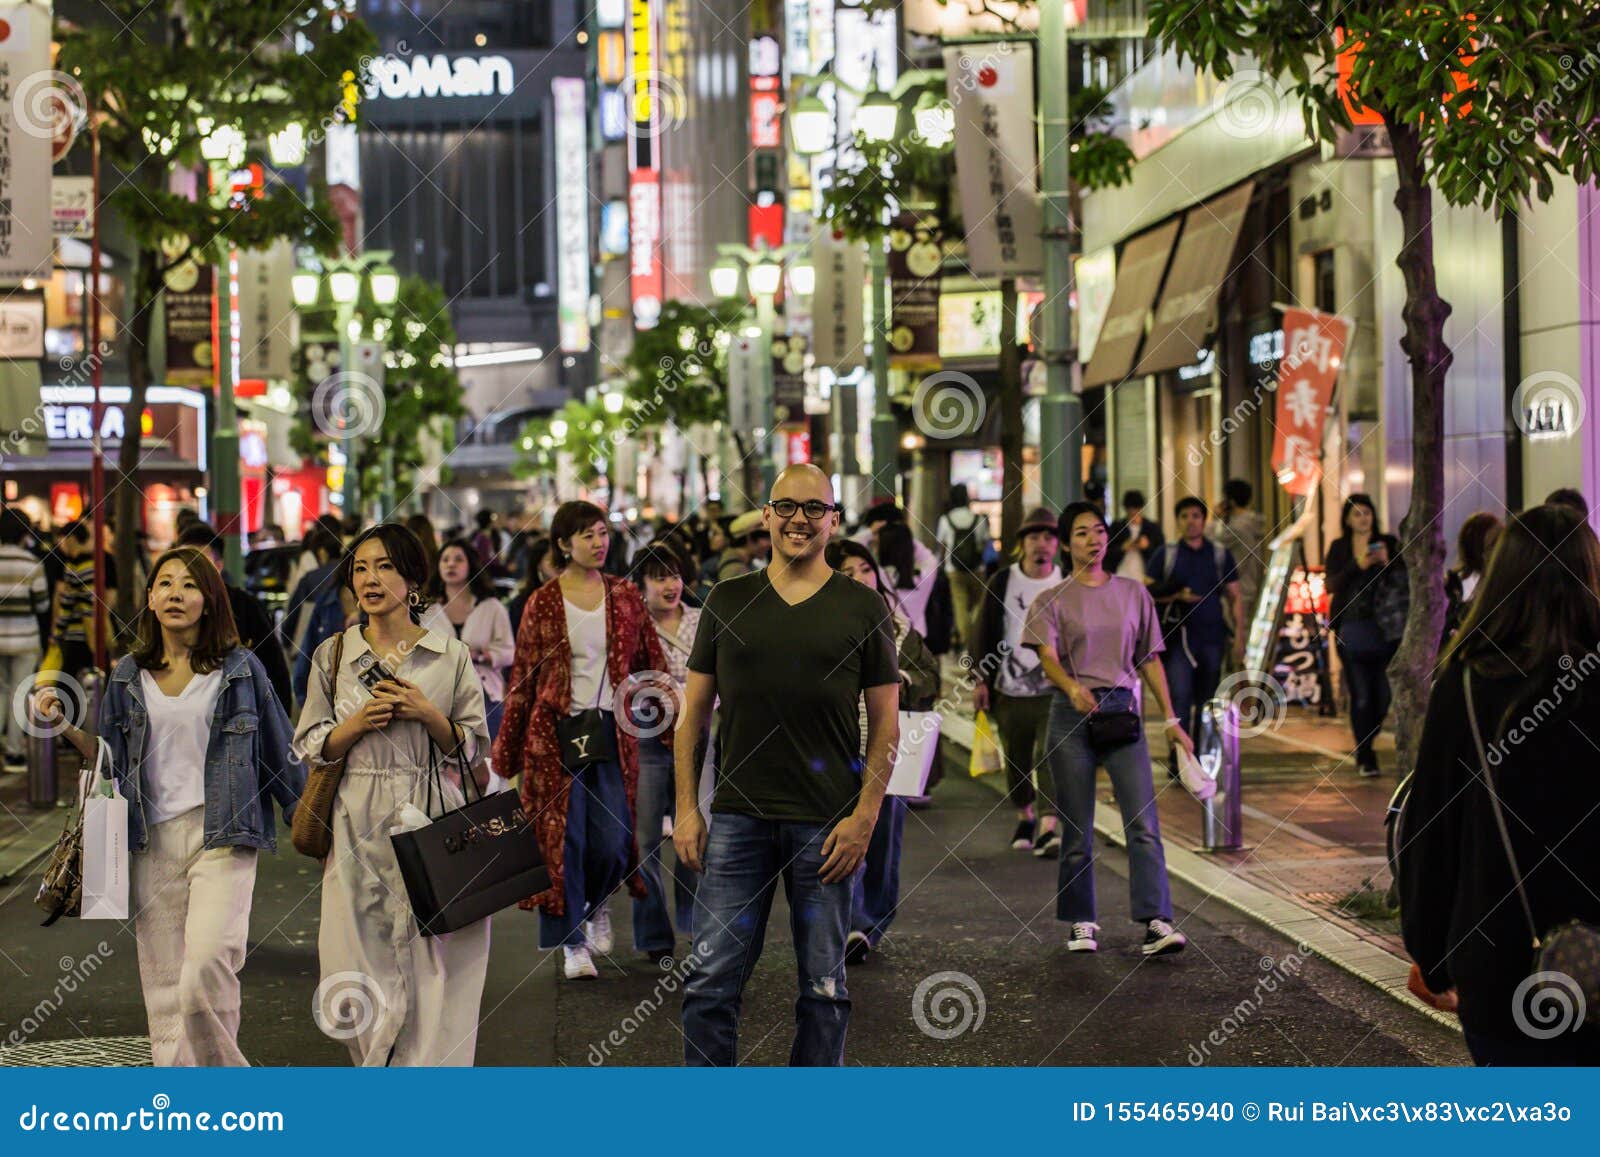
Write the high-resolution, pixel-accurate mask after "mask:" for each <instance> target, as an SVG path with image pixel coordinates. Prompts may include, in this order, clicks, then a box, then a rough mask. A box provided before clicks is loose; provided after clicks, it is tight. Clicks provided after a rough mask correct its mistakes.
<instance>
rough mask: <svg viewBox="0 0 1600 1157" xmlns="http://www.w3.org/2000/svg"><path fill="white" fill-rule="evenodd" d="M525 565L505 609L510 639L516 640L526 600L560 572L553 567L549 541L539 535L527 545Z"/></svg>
mask: <svg viewBox="0 0 1600 1157" xmlns="http://www.w3.org/2000/svg"><path fill="white" fill-rule="evenodd" d="M525 554H526V558H527V563H526V570H525V572H524V574H523V576H522V585H521V586H520V587H518V588H517V593H516V595H515V596H513V598H512V599H511V605H510V606H509V607H507V608H506V611H507V613H508V614H509V615H510V616H511V637H512V638H513V639H515V638H516V636H517V632H518V631H520V630H521V629H522V612H523V611H524V610H525V609H526V608H527V606H528V600H529V599H530V598H532V597H533V592H534V591H536V590H538V589H539V588H540V587H542V586H544V584H545V583H547V582H552V581H554V580H555V577H556V575H557V574H559V573H560V571H559V570H558V569H557V567H556V565H555V556H554V555H553V554H552V553H551V551H550V539H549V537H548V536H545V535H541V536H540V537H538V538H537V539H535V540H534V541H533V542H532V543H530V544H529V545H528V549H527V551H526V552H525Z"/></svg>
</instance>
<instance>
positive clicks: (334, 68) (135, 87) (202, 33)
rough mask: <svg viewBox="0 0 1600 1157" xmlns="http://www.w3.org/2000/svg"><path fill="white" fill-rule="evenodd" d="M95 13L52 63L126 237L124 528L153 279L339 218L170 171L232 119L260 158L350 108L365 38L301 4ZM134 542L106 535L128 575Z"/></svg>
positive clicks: (332, 235)
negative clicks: (184, 184) (74, 86)
mask: <svg viewBox="0 0 1600 1157" xmlns="http://www.w3.org/2000/svg"><path fill="white" fill-rule="evenodd" d="M95 20H96V22H95V23H94V24H92V25H71V24H68V23H67V22H66V21H64V20H63V21H58V22H57V25H56V30H55V35H56V39H57V41H58V42H59V43H60V46H61V49H60V55H59V57H58V63H57V67H58V68H59V69H61V70H62V71H63V72H65V73H68V74H70V75H71V76H72V77H73V78H74V79H75V80H77V82H78V83H79V84H81V85H82V87H83V94H84V98H85V100H86V102H87V104H88V112H89V114H90V115H91V116H92V117H94V118H95V121H96V123H97V125H98V127H99V137H100V148H101V159H102V165H103V167H104V169H105V173H106V180H105V182H104V187H105V189H106V193H105V195H104V203H103V205H102V206H101V212H109V213H111V214H115V215H116V217H117V218H119V219H120V221H121V222H122V223H123V225H124V226H125V227H126V229H127V230H128V232H129V234H130V235H131V237H132V238H133V243H134V245H135V246H136V252H135V253H133V254H131V255H130V257H131V260H130V261H129V265H130V266H131V269H132V275H131V284H130V286H129V292H128V312H127V314H126V315H125V316H124V317H122V318H120V319H119V321H120V323H121V325H122V328H123V334H122V335H119V336H123V337H125V339H126V341H127V342H128V353H129V362H130V369H129V378H130V385H131V387H132V397H131V398H130V400H129V402H128V405H127V414H128V420H127V422H126V423H125V425H126V428H127V430H128V437H126V438H124V439H123V442H122V448H121V453H120V455H119V459H118V463H117V470H116V473H115V474H114V476H113V479H112V493H111V499H112V501H113V502H114V503H115V506H114V511H115V522H116V524H117V525H121V526H136V525H138V523H139V517H138V502H139V491H138V489H137V487H136V486H135V485H134V484H133V476H134V475H135V473H136V472H137V469H138V464H139V457H140V439H139V434H138V431H139V420H138V416H139V414H140V413H141V412H142V411H143V409H144V404H145V391H146V389H147V388H148V386H149V385H150V381H151V375H152V369H153V368H152V367H151V365H150V352H151V343H150V337H151V326H152V322H153V319H154V317H155V311H156V306H157V304H158V302H159V300H160V298H161V296H162V293H163V280H162V279H163V276H164V275H165V274H166V273H167V272H168V271H170V270H171V269H172V268H174V267H175V266H177V265H180V264H182V263H183V262H184V261H186V260H195V261H200V262H212V263H216V262H219V261H221V260H223V259H224V258H225V255H226V253H227V251H228V250H229V249H233V248H238V249H260V248H265V247H267V246H269V245H270V244H272V243H273V242H274V241H276V240H278V239H280V238H289V239H291V240H293V241H295V242H297V243H301V244H305V245H309V246H313V247H315V248H317V249H321V250H325V251H328V250H331V249H332V248H333V247H334V246H335V244H336V243H337V241H338V225H337V220H336V218H335V217H334V215H333V213H332V212H331V210H330V209H329V208H328V206H327V203H326V201H325V199H324V198H322V197H321V196H313V197H312V198H311V199H310V200H304V199H302V198H301V197H300V195H299V194H297V193H296V192H295V191H294V190H293V189H292V188H290V187H288V186H285V185H281V184H269V186H268V187H267V188H266V189H265V190H263V194H262V196H260V197H258V198H248V199H244V200H241V201H237V202H233V201H230V198H229V196H228V182H227V181H226V179H225V178H226V174H224V175H223V176H224V179H223V180H222V181H221V183H220V187H218V188H217V190H216V191H212V192H202V194H201V196H200V197H199V198H197V199H196V200H189V199H188V198H186V197H184V196H182V195H180V194H178V193H175V192H173V191H172V176H173V174H174V173H176V172H178V171H184V170H187V171H194V170H197V169H201V168H202V166H203V165H204V164H205V162H204V160H203V159H202V157H201V155H200V147H201V142H202V141H203V140H205V139H206V138H207V137H208V136H210V135H212V134H214V133H215V132H216V131H217V129H218V127H219V126H233V127H234V128H235V129H237V131H238V133H239V134H240V136H241V137H242V138H243V141H244V142H245V150H244V158H243V159H244V160H245V161H247V162H248V161H255V160H259V161H263V162H265V161H266V159H267V158H266V157H265V152H266V145H267V138H268V136H269V135H270V134H272V133H275V132H278V131H280V130H282V129H283V128H285V127H286V126H288V125H290V124H299V125H302V126H304V127H305V128H306V130H307V133H308V135H313V134H317V133H319V132H320V127H321V126H323V125H324V124H329V123H333V122H334V121H336V120H338V119H339V118H340V117H341V116H343V115H344V113H343V112H342V111H341V109H343V108H345V107H348V106H350V105H353V102H354V99H355V81H356V78H357V75H358V73H359V71H360V68H361V61H362V59H363V58H364V57H367V56H370V54H371V53H372V52H373V51H374V50H375V48H376V42H375V41H374V39H373V37H372V35H371V33H370V32H369V31H368V30H367V28H366V26H365V25H363V24H362V23H361V22H360V21H359V20H357V19H355V18H354V17H353V16H352V15H350V14H348V13H346V12H340V11H331V10H330V9H329V8H328V7H325V6H322V5H312V4H307V3H305V0H249V3H238V2H236V0H185V2H184V3H183V4H182V5H152V4H149V3H147V2H146V0H99V3H98V4H97V5H96V13H95ZM297 42H298V49H297ZM201 188H202V190H205V189H206V188H207V182H206V180H205V175H204V173H202V181H201ZM157 372H159V371H157ZM136 549H137V539H136V538H135V536H134V535H132V534H124V535H120V536H118V541H117V554H118V564H119V569H120V571H121V573H122V574H125V575H126V574H132V573H134V566H133V560H134V552H135V550H136ZM134 599H135V592H134V591H133V589H132V584H131V583H123V584H122V588H121V589H120V590H119V591H118V600H117V602H118V606H117V612H118V616H119V617H120V618H122V619H124V620H126V619H128V618H129V617H130V616H131V613H132V610H133V606H134Z"/></svg>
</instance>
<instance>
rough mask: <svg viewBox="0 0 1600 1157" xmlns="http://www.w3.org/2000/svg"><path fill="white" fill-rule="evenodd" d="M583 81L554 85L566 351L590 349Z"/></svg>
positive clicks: (559, 285) (558, 80)
mask: <svg viewBox="0 0 1600 1157" xmlns="http://www.w3.org/2000/svg"><path fill="white" fill-rule="evenodd" d="M584 90H585V84H584V82H583V79H582V78H581V77H576V76H558V77H555V78H554V79H552V80H551V81H550V94H551V96H552V97H553V98H554V101H555V118H556V131H555V143H556V246H557V248H556V311H557V315H558V317H559V320H560V329H561V349H562V351H563V352H564V353H582V352H583V351H585V350H587V349H588V348H589V149H588V142H587V140H586V136H587V124H588V114H587V113H586V111H585V109H584Z"/></svg>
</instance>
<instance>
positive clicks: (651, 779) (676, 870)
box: [633, 738, 700, 952]
mask: <svg viewBox="0 0 1600 1157" xmlns="http://www.w3.org/2000/svg"><path fill="white" fill-rule="evenodd" d="M676 803H677V793H676V791H675V790H674V786H673V767H672V749H671V748H670V747H664V746H662V743H661V740H660V739H659V738H653V739H641V740H639V795H638V809H637V810H638V813H639V822H638V825H637V831H638V838H639V874H640V875H641V876H643V877H644V889H645V897H644V899H642V900H637V899H636V900H634V902H633V946H634V947H635V948H637V949H638V950H639V951H640V952H670V951H671V950H672V948H673V945H674V944H675V943H676V940H675V938H674V936H673V931H672V925H673V921H674V920H676V921H677V925H678V930H679V931H681V932H682V933H683V934H684V935H685V936H693V935H694V893H695V888H696V886H697V885H698V884H699V882H700V874H699V873H698V872H696V871H694V870H693V869H692V868H688V867H685V866H684V865H683V864H682V863H680V862H679V861H678V860H677V857H676V856H674V857H673V869H672V883H673V896H674V899H675V900H676V901H677V904H676V909H675V914H672V913H669V910H668V908H667V888H666V882H665V881H664V880H662V878H661V855H662V848H663V846H664V844H665V842H666V841H665V840H663V839H662V836H661V821H662V820H663V819H665V818H666V817H667V816H670V815H672V814H673V812H674V810H675V805H676Z"/></svg>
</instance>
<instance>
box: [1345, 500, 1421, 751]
mask: <svg viewBox="0 0 1600 1157" xmlns="http://www.w3.org/2000/svg"><path fill="white" fill-rule="evenodd" d="M1339 522H1340V525H1342V526H1343V527H1344V533H1343V534H1342V535H1340V536H1339V537H1338V538H1336V539H1334V541H1333V544H1332V545H1331V546H1329V547H1328V564H1327V583H1328V591H1329V593H1330V594H1331V595H1332V596H1333V598H1332V602H1331V603H1330V605H1329V607H1328V623H1329V625H1330V626H1331V627H1333V632H1334V638H1335V639H1336V641H1337V642H1338V647H1339V665H1340V667H1341V668H1342V669H1343V671H1344V680H1345V688H1346V690H1348V691H1349V692H1350V729H1351V730H1352V731H1353V732H1354V733H1355V740H1356V770H1357V771H1358V772H1360V774H1361V775H1362V776H1364V777H1367V778H1371V777H1372V776H1375V775H1377V774H1378V757H1377V755H1376V754H1375V753H1374V751H1373V747H1372V745H1373V741H1374V740H1375V739H1377V738H1378V732H1379V731H1380V730H1382V728H1383V721H1384V718H1385V717H1386V716H1387V715H1388V714H1389V702H1390V699H1391V694H1390V690H1389V660H1390V659H1392V658H1394V653H1395V648H1396V647H1397V646H1398V645H1399V639H1398V637H1395V638H1390V637H1389V636H1388V635H1387V634H1386V633H1385V630H1384V626H1383V624H1382V623H1381V622H1380V621H1379V618H1378V614H1377V607H1376V603H1375V599H1374V596H1375V594H1376V592H1377V589H1378V586H1379V584H1380V583H1383V582H1392V581H1400V579H1401V578H1403V575H1404V564H1402V563H1401V561H1400V543H1399V541H1398V540H1397V539H1396V538H1395V537H1394V536H1393V535H1392V534H1384V533H1383V531H1382V530H1381V529H1379V527H1378V509H1377V507H1375V506H1374V505H1373V504H1372V499H1370V498H1368V497H1367V496H1366V495H1365V494H1352V495H1351V496H1350V497H1349V498H1346V499H1345V500H1344V509H1343V511H1342V512H1341V513H1340V516H1339ZM1391 569H1392V570H1393V571H1394V572H1395V573H1394V574H1393V575H1392V576H1391V575H1389V574H1387V572H1389V571H1390V570H1391Z"/></svg>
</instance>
